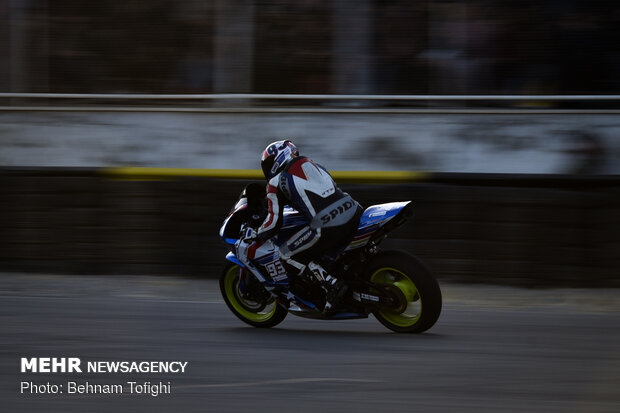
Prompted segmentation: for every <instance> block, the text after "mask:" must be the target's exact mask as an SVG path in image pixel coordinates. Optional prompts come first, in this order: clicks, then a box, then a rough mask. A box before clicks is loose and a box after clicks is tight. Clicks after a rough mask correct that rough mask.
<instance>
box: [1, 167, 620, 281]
mask: <svg viewBox="0 0 620 413" xmlns="http://www.w3.org/2000/svg"><path fill="white" fill-rule="evenodd" d="M245 184H246V182H242V181H236V180H214V179H206V178H180V179H172V180H161V181H136V180H130V179H125V180H123V179H109V178H105V177H103V176H101V175H100V174H99V173H98V172H97V170H95V169H82V170H80V169H55V168H53V169H45V170H41V169H31V170H10V169H2V170H0V187H1V188H2V192H1V196H2V202H0V272H2V271H34V272H46V273H49V272H52V273H81V274H172V275H183V276H189V275H191V276H201V277H216V276H218V275H219V271H220V269H221V266H222V265H223V263H224V255H225V253H226V248H225V247H224V246H223V244H222V243H221V242H220V240H219V238H218V229H219V226H220V224H221V222H222V220H223V217H224V216H225V215H226V213H227V212H228V210H229V209H230V207H231V206H232V204H233V203H234V201H235V200H236V198H237V195H238V193H239V192H240V191H241V189H242V188H243V187H244V185H245ZM343 188H344V189H345V190H347V191H348V192H349V193H350V194H352V195H353V196H354V197H355V198H356V199H358V200H359V201H360V202H361V203H362V204H363V205H364V206H369V205H372V204H376V203H382V202H391V201H397V200H410V199H411V200H413V201H414V205H415V208H414V211H415V216H414V219H413V221H412V222H409V223H407V224H406V225H405V226H403V227H401V228H399V229H398V230H396V231H394V232H393V233H392V234H391V236H390V238H388V240H386V242H385V246H386V247H388V248H398V249H404V250H407V251H410V252H412V253H414V254H416V255H418V256H420V257H421V258H422V259H423V260H424V261H425V262H427V264H429V266H430V267H431V268H432V270H433V271H434V272H435V273H436V274H437V276H438V277H439V278H440V279H441V280H458V281H468V282H491V283H508V284H515V285H579V286H611V285H613V286H620V277H619V275H620V273H618V268H620V214H618V210H620V209H619V208H620V181H619V180H618V178H605V179H603V178H592V179H585V178H584V179H581V180H576V179H575V178H566V177H560V178H554V179H549V178H544V177H539V176H538V177H536V176H535V177H529V178H528V177H523V176H512V177H511V176H496V175H482V176H481V175H476V174H474V175H442V174H439V175H431V177H429V178H428V179H427V180H425V181H423V182H417V183H408V184H394V185H360V184H348V185H343Z"/></svg>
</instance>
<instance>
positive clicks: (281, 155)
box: [260, 140, 299, 180]
mask: <svg viewBox="0 0 620 413" xmlns="http://www.w3.org/2000/svg"><path fill="white" fill-rule="evenodd" d="M297 156H299V150H298V149H297V147H296V146H295V145H294V144H293V142H291V141H289V140H284V141H276V142H272V143H270V144H269V145H267V147H266V148H265V150H264V151H263V156H262V157H261V160H260V166H261V168H262V169H263V174H265V178H267V180H270V179H271V178H273V177H274V176H276V175H277V174H279V173H280V172H281V171H282V170H283V169H284V167H285V166H286V165H288V163H289V162H290V161H292V160H293V159H294V158H295V157H297Z"/></svg>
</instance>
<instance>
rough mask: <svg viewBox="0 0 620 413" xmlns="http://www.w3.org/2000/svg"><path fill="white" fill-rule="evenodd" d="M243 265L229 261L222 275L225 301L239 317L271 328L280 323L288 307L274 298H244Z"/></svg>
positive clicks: (251, 323) (221, 285)
mask: <svg viewBox="0 0 620 413" xmlns="http://www.w3.org/2000/svg"><path fill="white" fill-rule="evenodd" d="M240 275H241V267H239V265H237V264H234V263H232V262H231V263H228V264H227V265H226V267H225V268H224V271H223V273H222V275H221V276H220V291H221V293H222V297H223V298H224V302H225V303H226V305H227V306H228V308H229V309H230V311H232V313H233V314H234V315H235V316H237V318H238V319H240V320H241V321H243V322H244V323H247V324H249V325H251V326H253V327H259V328H269V327H273V326H275V325H277V324H280V323H281V322H282V320H284V318H285V317H286V315H287V311H286V309H284V308H282V307H281V306H279V305H278V303H276V301H275V300H274V299H271V300H269V301H267V302H257V301H253V300H251V299H248V298H244V297H243V296H242V294H241V291H240V290H239V280H240Z"/></svg>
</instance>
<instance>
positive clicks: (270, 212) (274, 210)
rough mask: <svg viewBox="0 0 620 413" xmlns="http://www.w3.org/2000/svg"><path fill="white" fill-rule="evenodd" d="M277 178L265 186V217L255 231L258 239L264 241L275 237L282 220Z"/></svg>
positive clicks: (282, 206)
mask: <svg viewBox="0 0 620 413" xmlns="http://www.w3.org/2000/svg"><path fill="white" fill-rule="evenodd" d="M278 180H279V176H275V177H274V178H272V179H271V180H270V181H269V183H268V184H267V217H266V218H265V220H264V221H263V223H262V224H261V226H260V227H258V230H257V231H256V233H257V236H258V239H261V240H265V239H269V238H271V237H273V236H274V235H276V233H277V232H278V230H279V229H280V226H281V225H282V220H283V214H282V212H283V210H284V202H282V201H283V200H282V199H281V195H280V193H279V191H278Z"/></svg>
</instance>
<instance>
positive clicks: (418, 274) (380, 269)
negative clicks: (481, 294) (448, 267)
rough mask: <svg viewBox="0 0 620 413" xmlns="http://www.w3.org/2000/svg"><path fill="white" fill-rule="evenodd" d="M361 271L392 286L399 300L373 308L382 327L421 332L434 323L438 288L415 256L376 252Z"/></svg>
mask: <svg viewBox="0 0 620 413" xmlns="http://www.w3.org/2000/svg"><path fill="white" fill-rule="evenodd" d="M365 274H366V279H367V280H369V281H371V282H373V283H375V284H380V285H382V286H384V287H386V288H389V289H392V290H393V291H395V292H396V296H398V297H399V299H400V300H402V303H401V305H399V306H398V309H394V308H378V309H377V310H375V311H373V315H374V316H375V318H376V319H377V320H379V322H380V323H381V324H383V325H384V326H385V327H387V328H389V329H390V330H392V331H396V332H398V333H422V332H424V331H426V330H428V329H429V328H431V327H432V326H433V325H435V322H436V321H437V319H438V318H439V314H440V313H441V304H442V303H441V290H440V289H439V284H438V283H437V280H436V279H435V277H434V276H433V275H432V274H431V272H430V271H429V270H428V268H426V266H425V265H424V264H423V263H422V262H421V261H420V260H419V259H418V258H416V257H414V256H413V255H410V254H407V253H405V252H401V251H385V252H380V253H379V254H377V255H376V256H375V257H374V258H373V259H372V260H371V261H370V263H369V265H368V267H367V269H366V272H365Z"/></svg>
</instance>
